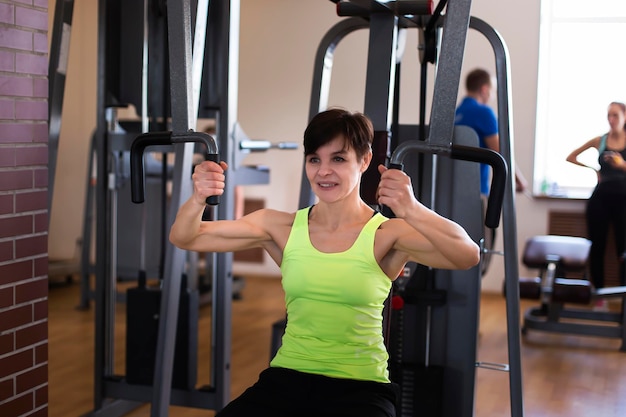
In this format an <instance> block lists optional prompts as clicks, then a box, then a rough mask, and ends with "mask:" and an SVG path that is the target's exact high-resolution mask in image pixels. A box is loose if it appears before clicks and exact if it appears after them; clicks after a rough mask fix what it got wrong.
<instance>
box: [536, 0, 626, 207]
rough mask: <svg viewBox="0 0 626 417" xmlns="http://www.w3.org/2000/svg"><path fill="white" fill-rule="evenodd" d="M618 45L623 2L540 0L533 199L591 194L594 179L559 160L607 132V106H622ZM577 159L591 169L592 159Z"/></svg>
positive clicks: (625, 62)
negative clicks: (542, 196)
mask: <svg viewBox="0 0 626 417" xmlns="http://www.w3.org/2000/svg"><path fill="white" fill-rule="evenodd" d="M625 41H626V1H624V0H595V1H593V2H589V1H588V0H542V2H541V26H540V45H539V79H538V94H537V127H536V129H537V130H536V135H535V173H534V174H535V175H534V179H535V184H534V192H535V194H546V195H550V196H559V197H571V198H587V197H588V196H589V195H590V194H591V191H592V189H593V187H594V186H595V184H596V176H595V175H594V173H593V172H592V171H591V170H589V169H584V168H581V167H579V166H576V165H574V164H570V163H568V162H566V161H565V158H566V157H567V155H568V154H569V153H570V152H571V151H572V150H573V149H575V148H576V147H578V146H580V145H582V144H583V143H584V142H586V141H588V140H589V139H592V138H593V137H596V136H599V135H601V134H603V133H605V132H607V131H608V129H609V125H608V121H607V117H606V116H607V108H608V105H609V103H610V102H612V101H622V102H626V53H624V49H625V45H626V43H625ZM579 160H581V161H585V162H586V163H588V164H590V165H595V166H597V165H598V164H597V152H595V151H593V150H590V151H587V152H586V153H585V154H582V155H581V156H580V157H579Z"/></svg>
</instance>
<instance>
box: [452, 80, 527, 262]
mask: <svg viewBox="0 0 626 417" xmlns="http://www.w3.org/2000/svg"><path fill="white" fill-rule="evenodd" d="M492 88H493V86H492V84H491V76H490V75H489V73H488V72H487V71H485V70H484V69H480V68H478V69H475V70H473V71H471V72H469V73H468V74H467V77H466V78H465V89H466V90H467V95H466V96H465V98H463V101H461V104H459V106H458V107H457V109H456V116H455V120H454V123H455V124H456V125H459V126H468V127H470V128H472V129H473V130H474V131H475V132H476V134H477V135H478V142H479V146H480V147H481V148H487V149H491V150H493V151H496V152H500V137H499V135H498V119H497V118H496V114H495V113H494V111H493V110H492V109H491V107H489V106H488V105H487V103H488V102H489V98H490V97H491V90H492ZM490 174H491V167H490V166H489V165H487V164H480V193H481V195H482V199H483V211H484V210H485V205H486V199H487V196H488V195H489V185H490V183H491V175H490ZM525 189H526V180H525V179H524V176H523V175H522V174H521V172H519V170H517V168H516V170H515V190H516V191H518V192H523V191H524V190H525ZM495 238H496V230H495V229H490V230H487V228H485V241H484V245H485V249H487V250H488V251H487V253H485V254H484V256H483V260H482V265H481V269H482V273H483V274H484V273H485V272H486V271H487V268H488V266H489V262H490V260H491V251H492V250H493V248H494V243H495Z"/></svg>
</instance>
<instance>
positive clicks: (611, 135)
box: [567, 102, 626, 288]
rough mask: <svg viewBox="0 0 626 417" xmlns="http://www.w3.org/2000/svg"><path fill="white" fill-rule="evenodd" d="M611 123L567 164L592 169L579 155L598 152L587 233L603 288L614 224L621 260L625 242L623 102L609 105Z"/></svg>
mask: <svg viewBox="0 0 626 417" xmlns="http://www.w3.org/2000/svg"><path fill="white" fill-rule="evenodd" d="M607 118H608V121H609V126H610V130H609V132H608V133H605V134H604V135H602V136H597V137H595V138H593V139H591V140H589V141H587V142H586V143H585V144H583V145H582V146H580V147H578V148H576V149H574V150H573V151H572V153H570V154H569V155H568V156H567V161H568V162H571V163H573V164H576V165H580V166H582V167H585V168H590V169H593V170H594V171H595V170H596V168H594V167H590V166H588V165H586V164H584V163H582V162H580V161H579V160H578V155H580V154H581V153H583V152H584V151H586V150H587V149H590V148H595V149H597V150H598V163H599V164H600V170H598V171H597V175H598V184H597V185H596V187H595V189H594V190H593V193H592V194H591V197H589V200H588V201H587V208H586V219H587V234H588V236H589V240H591V251H590V253H589V270H590V274H591V279H592V281H593V285H594V286H595V287H596V288H602V287H604V252H605V250H606V243H607V238H608V233H609V226H610V225H611V224H613V232H614V235H615V247H616V249H617V256H618V257H619V258H621V257H622V255H623V253H624V250H625V249H626V247H625V243H626V242H625V240H626V162H624V158H626V130H625V129H626V125H625V123H626V105H624V103H620V102H613V103H611V104H609V108H608V116H607ZM620 280H621V282H622V283H621V285H625V283H624V261H623V260H621V262H620Z"/></svg>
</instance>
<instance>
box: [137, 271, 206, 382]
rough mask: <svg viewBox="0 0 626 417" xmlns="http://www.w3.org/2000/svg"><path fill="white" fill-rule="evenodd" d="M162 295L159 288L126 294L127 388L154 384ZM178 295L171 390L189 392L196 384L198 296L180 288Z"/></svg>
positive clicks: (140, 289) (139, 289) (143, 289)
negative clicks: (129, 385) (131, 385)
mask: <svg viewBox="0 0 626 417" xmlns="http://www.w3.org/2000/svg"><path fill="white" fill-rule="evenodd" d="M183 281H185V280H183ZM183 287H185V286H183ZM161 293H162V292H161V290H160V289H159V288H146V287H145V286H144V287H142V286H141V285H140V286H139V287H136V288H129V289H128V290H127V293H126V297H127V298H126V309H127V311H126V382H127V383H129V384H137V385H152V384H153V379H154V364H155V359H156V345H157V337H158V331H159V314H160V308H161ZM180 294H181V295H180V303H179V310H178V325H177V329H176V343H175V351H174V369H173V370H172V388H179V389H185V390H191V389H193V388H194V387H195V385H196V381H197V354H198V308H199V302H198V293H197V291H190V290H188V289H187V288H183V289H182V290H181V293H180Z"/></svg>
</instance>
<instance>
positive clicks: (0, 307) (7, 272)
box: [0, 0, 48, 417]
mask: <svg viewBox="0 0 626 417" xmlns="http://www.w3.org/2000/svg"><path fill="white" fill-rule="evenodd" d="M47 37H48V0H0V416H2V417H14V416H15V417H17V416H47V415H48V298H47V297H48V276H47V268H48V210H47V204H48V203H47V184H48V170H47V163H48V125H47V119H48V103H47V99H48V79H47V75H48V57H47V53H48V40H47Z"/></svg>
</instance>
